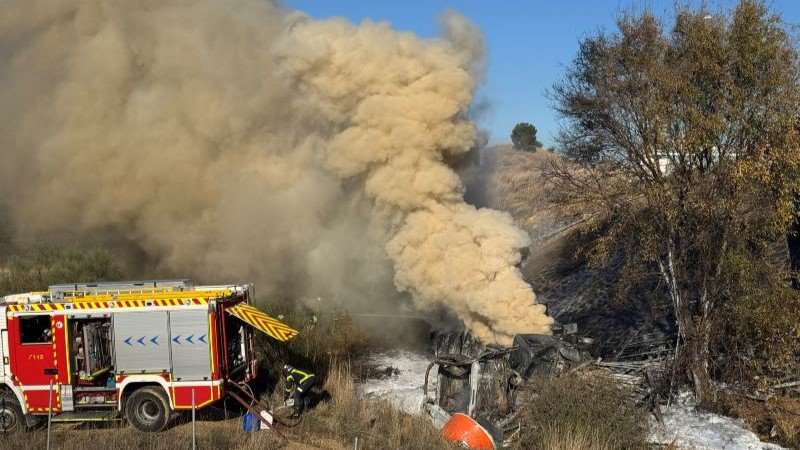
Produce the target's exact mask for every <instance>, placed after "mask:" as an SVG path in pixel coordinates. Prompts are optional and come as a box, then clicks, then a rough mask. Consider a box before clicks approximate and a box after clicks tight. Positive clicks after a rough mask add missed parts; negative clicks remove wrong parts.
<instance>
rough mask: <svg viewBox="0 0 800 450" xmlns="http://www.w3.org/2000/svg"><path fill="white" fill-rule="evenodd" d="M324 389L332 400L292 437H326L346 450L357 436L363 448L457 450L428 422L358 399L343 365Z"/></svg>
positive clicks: (384, 404) (309, 418) (329, 378)
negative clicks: (344, 446)
mask: <svg viewBox="0 0 800 450" xmlns="http://www.w3.org/2000/svg"><path fill="white" fill-rule="evenodd" d="M325 389H326V391H328V392H329V393H330V395H331V398H332V399H331V401H330V402H328V403H323V404H321V405H319V407H318V408H317V409H315V410H314V411H312V412H311V413H310V414H309V415H308V416H307V417H306V418H305V420H304V421H303V422H302V424H301V425H300V426H298V427H297V428H296V429H293V430H292V433H293V434H296V435H301V436H302V435H314V436H320V437H325V438H328V439H330V440H335V441H337V442H340V443H342V445H349V447H348V448H352V445H353V442H354V440H355V439H356V437H358V439H359V442H361V445H360V448H364V449H395V448H397V449H399V448H402V449H409V450H415V449H417V450H425V449H431V450H436V449H455V448H457V447H455V446H454V445H452V444H450V443H448V442H446V441H445V440H444V439H443V438H442V437H441V435H440V433H439V431H438V430H437V429H435V428H434V427H433V425H432V424H431V423H430V422H429V421H428V420H427V419H424V418H422V417H419V416H412V415H409V414H406V413H403V412H401V411H399V410H397V409H395V408H394V407H392V406H391V405H390V404H389V403H388V402H385V401H376V400H362V399H359V398H358V395H357V393H356V387H355V385H354V383H353V377H352V375H351V373H350V368H349V366H348V365H346V364H337V365H335V366H334V367H333V369H332V370H331V371H330V372H329V374H328V378H327V381H326V383H325Z"/></svg>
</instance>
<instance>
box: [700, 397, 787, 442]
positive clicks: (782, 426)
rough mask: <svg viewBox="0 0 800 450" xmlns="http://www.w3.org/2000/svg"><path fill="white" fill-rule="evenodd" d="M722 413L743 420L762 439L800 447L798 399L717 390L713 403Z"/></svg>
mask: <svg viewBox="0 0 800 450" xmlns="http://www.w3.org/2000/svg"><path fill="white" fill-rule="evenodd" d="M715 406H717V408H718V409H720V410H721V411H722V412H724V413H725V414H729V415H732V416H734V417H737V418H739V419H742V420H744V421H745V422H746V423H747V424H748V425H749V426H750V428H751V429H752V430H753V431H754V432H756V433H757V434H759V435H760V436H761V437H762V438H764V439H770V440H774V441H777V442H778V443H780V444H781V445H783V446H786V447H789V448H800V399H798V398H792V397H773V398H770V399H769V400H766V401H761V400H755V399H752V398H749V397H746V396H743V395H737V394H731V393H725V392H722V393H721V399H720V402H719V404H717V405H715Z"/></svg>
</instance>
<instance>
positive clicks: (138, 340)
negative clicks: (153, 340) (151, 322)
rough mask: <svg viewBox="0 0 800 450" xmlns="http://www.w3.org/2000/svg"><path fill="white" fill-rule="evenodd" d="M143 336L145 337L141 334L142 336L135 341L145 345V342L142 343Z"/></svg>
mask: <svg viewBox="0 0 800 450" xmlns="http://www.w3.org/2000/svg"><path fill="white" fill-rule="evenodd" d="M144 338H145V336H142V337H140V338H139V339H137V340H136V342H138V343H140V344H142V345H145V343H144Z"/></svg>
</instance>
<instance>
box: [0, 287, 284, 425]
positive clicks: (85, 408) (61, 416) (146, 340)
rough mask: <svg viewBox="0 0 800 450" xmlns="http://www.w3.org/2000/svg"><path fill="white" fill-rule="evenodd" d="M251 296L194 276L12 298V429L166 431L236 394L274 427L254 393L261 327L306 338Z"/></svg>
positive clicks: (0, 415) (5, 393) (4, 326)
mask: <svg viewBox="0 0 800 450" xmlns="http://www.w3.org/2000/svg"><path fill="white" fill-rule="evenodd" d="M251 298H252V286H250V285H221V286H195V285H194V284H193V283H192V282H191V281H189V280H163V281H140V282H119V283H96V284H66V285H56V286H50V288H49V289H48V291H46V292H33V293H26V294H17V295H10V296H6V297H3V298H0V428H1V429H2V430H3V431H15V430H24V429H26V428H27V427H28V426H31V425H34V424H36V423H37V422H39V421H41V420H42V419H43V418H44V417H52V421H54V422H58V421H62V422H66V421H69V422H85V421H102V420H113V419H116V418H124V419H126V420H127V421H128V422H129V423H130V424H132V425H133V426H134V427H136V428H137V429H139V430H142V431H160V430H162V429H164V428H165V427H166V426H167V425H168V423H169V422H170V419H171V417H172V416H173V415H174V413H176V412H179V411H182V410H191V409H193V408H198V409H199V408H203V407H206V406H208V405H211V404H212V403H215V402H217V401H219V400H221V399H223V398H225V397H230V398H233V399H234V400H236V401H238V402H239V403H241V404H242V406H244V407H245V408H246V409H248V410H249V411H250V412H253V413H255V414H256V415H257V416H258V417H259V419H260V420H261V421H262V422H269V418H270V417H269V415H268V414H266V412H267V410H268V408H265V407H263V406H260V405H259V403H258V401H257V400H256V398H255V397H254V395H253V393H252V390H251V389H250V387H249V385H248V382H250V381H251V380H253V379H254V378H255V376H256V371H257V361H256V355H255V351H254V348H253V331H252V330H253V329H256V330H259V331H261V332H264V333H266V334H267V335H269V336H271V337H272V338H274V339H276V340H278V341H281V342H285V341H288V340H289V339H292V338H293V337H294V336H295V335H297V333H298V332H297V330H295V329H293V328H291V327H290V326H288V325H286V324H284V323H282V322H280V321H278V320H276V319H274V318H272V317H270V316H269V315H267V314H266V313H264V312H262V311H260V310H258V309H256V308H255V307H253V306H251V305H250V302H251ZM265 425H268V426H269V425H271V423H265Z"/></svg>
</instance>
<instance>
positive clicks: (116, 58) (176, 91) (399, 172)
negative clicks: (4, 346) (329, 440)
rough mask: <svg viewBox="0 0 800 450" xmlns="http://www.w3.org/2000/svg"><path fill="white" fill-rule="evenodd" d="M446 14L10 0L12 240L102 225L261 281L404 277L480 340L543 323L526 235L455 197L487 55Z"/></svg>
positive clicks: (379, 289) (181, 267)
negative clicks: (528, 274)
mask: <svg viewBox="0 0 800 450" xmlns="http://www.w3.org/2000/svg"><path fill="white" fill-rule="evenodd" d="M443 28H444V33H443V37H442V38H441V39H435V40H423V39H420V38H418V37H417V36H415V35H413V34H410V33H399V32H396V31H394V30H392V29H391V27H390V26H389V25H388V24H385V23H374V22H370V21H365V22H364V23H362V24H360V25H358V26H355V25H352V24H350V23H348V22H346V21H343V20H325V21H314V20H310V19H309V18H307V17H305V16H303V15H301V14H298V13H292V12H289V11H286V10H283V9H282V8H281V7H279V6H276V5H274V4H272V3H269V2H265V1H262V0H231V1H225V2H219V1H211V0H204V1H185V0H174V1H165V0H150V1H137V2H130V1H126V0H106V1H101V0H85V1H75V0H64V1H58V0H52V1H35V0H34V1H31V0H19V1H6V2H3V3H2V4H0V69H2V70H0V119H1V120H0V151H2V152H3V160H2V161H3V164H2V167H0V177H1V178H0V195H2V196H3V199H4V201H5V202H6V203H7V204H8V207H9V209H10V211H11V214H12V218H13V220H14V222H15V223H16V226H17V229H18V230H19V236H20V237H25V236H43V235H44V236H46V235H48V234H49V233H50V234H51V233H58V232H63V231H65V230H68V231H70V232H72V233H75V234H77V235H78V236H89V235H93V234H97V233H104V234H105V233H111V234H114V235H118V236H122V237H124V238H125V239H127V240H128V241H130V242H132V243H135V245H137V246H139V247H140V248H141V249H142V250H143V251H144V252H145V253H146V254H148V255H151V256H152V257H153V258H155V259H157V260H158V261H160V264H162V267H163V268H164V270H168V271H171V272H181V273H186V272H189V273H191V274H193V275H195V276H199V277H203V278H206V279H210V278H213V279H226V278H228V279H242V278H245V279H256V280H258V281H259V283H260V287H261V288H262V292H263V291H264V288H266V290H267V294H275V295H280V294H287V293H291V294H292V295H294V296H318V295H320V296H324V297H328V298H332V299H336V300H338V301H340V302H342V303H345V304H350V305H358V304H359V299H361V300H360V301H361V302H362V303H361V304H369V303H370V302H374V301H377V300H379V299H380V300H382V299H386V298H388V299H390V300H392V301H397V299H398V298H399V297H400V295H399V294H397V292H396V291H397V290H400V291H404V292H408V293H410V294H411V297H412V300H413V303H414V304H415V305H416V306H417V307H418V308H419V309H421V310H432V309H435V308H439V307H441V306H446V307H447V308H449V309H450V310H452V311H453V312H455V313H456V314H457V315H458V317H459V318H460V319H461V320H462V321H463V322H464V323H465V324H466V325H467V327H469V328H470V329H471V330H472V331H474V332H476V333H477V334H478V335H479V336H480V337H482V338H484V339H485V340H487V341H497V342H504V343H507V342H508V341H509V339H510V336H512V335H513V334H515V333H519V332H548V331H549V328H550V324H551V319H550V318H549V317H547V316H546V314H545V312H544V306H542V305H536V304H535V296H534V294H533V291H532V290H531V288H530V286H528V285H527V284H526V283H525V282H524V281H523V280H522V277H521V275H520V273H519V271H518V270H517V268H516V264H518V263H519V260H520V249H521V248H523V247H525V246H526V245H527V244H528V238H527V236H526V235H525V234H524V233H523V232H522V231H520V230H519V229H517V228H516V227H515V226H514V225H513V223H512V220H511V218H510V216H508V215H507V214H504V213H499V212H496V211H490V210H483V209H482V210H478V209H476V208H474V207H472V206H469V205H467V204H466V203H464V201H463V190H464V189H463V186H462V183H461V181H460V179H459V177H458V175H457V174H456V173H455V172H454V171H453V170H452V169H451V168H450V167H448V165H447V164H446V161H448V160H449V159H452V158H455V157H457V156H458V155H462V154H465V153H466V152H468V151H469V150H470V148H471V147H472V146H473V145H474V142H475V139H476V129H475V126H474V124H473V123H472V122H470V120H469V119H468V117H467V110H468V108H469V106H470V104H471V102H472V94H473V90H474V88H475V79H476V77H477V76H479V73H480V67H479V65H478V63H479V62H480V61H481V60H482V58H481V56H482V55H481V52H482V48H483V47H482V43H481V38H480V34H479V33H478V32H477V30H476V29H475V28H474V26H473V25H471V24H470V23H469V22H467V21H466V20H464V19H463V18H461V17H460V16H457V15H454V14H449V15H446V16H445V17H444V19H443ZM392 279H393V281H394V286H393V285H392ZM395 288H396V289H395Z"/></svg>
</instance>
